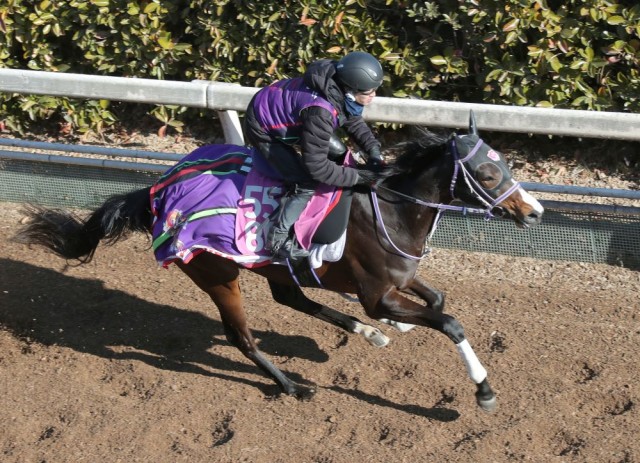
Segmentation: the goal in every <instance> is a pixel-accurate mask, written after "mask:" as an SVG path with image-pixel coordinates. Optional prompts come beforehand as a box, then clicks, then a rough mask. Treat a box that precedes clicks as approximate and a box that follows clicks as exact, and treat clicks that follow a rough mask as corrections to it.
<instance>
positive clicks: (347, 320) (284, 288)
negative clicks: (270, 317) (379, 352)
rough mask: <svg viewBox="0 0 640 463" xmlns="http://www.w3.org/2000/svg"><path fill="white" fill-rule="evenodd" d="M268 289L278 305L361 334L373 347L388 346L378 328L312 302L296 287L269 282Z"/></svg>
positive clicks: (386, 339)
mask: <svg viewBox="0 0 640 463" xmlns="http://www.w3.org/2000/svg"><path fill="white" fill-rule="evenodd" d="M269 287H270V288H271V294H272V295H273V299H274V300H275V301H276V302H278V303H279V304H282V305H286V306H288V307H291V308H292V309H294V310H297V311H299V312H303V313H306V314H307V315H311V316H313V317H316V318H319V319H320V320H323V321H325V322H329V323H331V324H332V325H335V326H337V327H339V328H342V329H343V330H345V331H348V332H350V333H358V334H361V335H362V336H364V338H365V339H366V340H367V341H368V342H369V343H370V344H371V345H373V346H376V347H384V346H386V345H387V344H389V338H388V337H387V336H385V335H384V334H383V333H382V331H380V330H379V329H378V328H375V327H373V326H371V325H367V324H366V323H362V322H361V321H360V320H358V319H357V318H355V317H351V316H349V315H345V314H343V313H342V312H339V311H337V310H335V309H332V308H331V307H327V306H326V305H322V304H318V303H317V302H315V301H312V300H311V299H309V298H308V297H307V296H305V294H304V293H303V292H302V290H301V289H300V288H299V287H298V286H296V285H284V284H279V283H275V282H273V281H270V280H269Z"/></svg>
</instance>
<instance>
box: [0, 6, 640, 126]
mask: <svg viewBox="0 0 640 463" xmlns="http://www.w3.org/2000/svg"><path fill="white" fill-rule="evenodd" d="M0 31H1V32H2V34H0V67H6V68H16V69H34V70H46V71H58V72H73V73H84V74H98V75H112V76H136V77H141V78H157V79H168V80H180V81H189V80H192V79H205V80H209V79H210V80H218V81H225V82H238V83H240V84H242V85H247V86H262V85H266V84H268V83H270V82H272V81H274V80H276V79H279V78H282V77H287V76H293V75H296V74H299V73H301V72H302V71H303V70H304V68H305V65H306V63H308V62H309V61H311V60H313V59H316V58H319V57H330V58H339V57H340V56H342V55H343V54H344V53H346V52H348V51H350V50H366V51H369V52H371V53H373V54H374V55H376V56H378V57H380V59H381V61H382V62H383V65H384V67H385V70H386V71H387V75H386V77H385V85H384V88H383V90H382V93H383V94H384V95H387V96H398V97H405V96H406V97H408V96H411V97H418V98H429V99H439V100H451V101H467V102H484V103H496V104H514V105H523V106H548V107H551V106H553V107H560V108H576V109H592V110H613V111H633V112H636V111H638V110H639V109H640V103H639V95H640V90H639V88H640V85H639V84H640V75H639V66H638V59H639V57H640V55H639V53H640V6H638V5H635V1H626V2H625V1H612V0H581V1H577V0H568V1H563V2H560V1H551V0H548V1H547V0H539V1H518V0H504V1H480V0H440V1H432V2H409V1H391V0H387V1H384V0H378V1H375V0H374V1H365V0H347V1H342V2H324V1H309V0H307V1H301V2H293V1H290V0H280V1H278V2H273V1H267V0H264V1H240V0H237V1H231V0H221V1H216V2H211V1H205V0H137V1H136V0H42V1H32V0H4V2H3V4H2V6H0ZM120 106H122V105H116V104H112V103H110V102H107V101H99V102H96V101H93V102H91V101H90V102H86V101H79V100H68V99H65V98H52V97H43V96H30V95H7V94H2V95H0V110H1V111H2V114H3V116H0V120H2V121H3V122H4V124H5V125H6V126H7V127H8V128H10V129H11V130H13V131H16V132H21V131H23V130H26V129H28V127H29V124H30V123H31V122H32V121H35V122H41V121H44V120H54V121H58V122H59V123H62V124H65V126H66V129H67V130H73V131H77V132H84V131H87V130H93V131H100V130H103V128H104V127H105V126H108V125H111V124H113V123H114V122H115V121H117V120H118V119H119V118H121V117H123V116H122V114H121V113H122V112H123V111H122V110H121V109H119V107H120ZM151 113H152V114H153V115H154V116H155V117H156V118H157V119H158V120H159V121H160V124H169V125H173V126H174V127H175V128H177V129H178V130H179V129H180V127H181V121H182V120H184V119H185V118H188V117H189V114H190V112H189V111H185V109H184V108H176V107H156V108H154V109H152V110H151Z"/></svg>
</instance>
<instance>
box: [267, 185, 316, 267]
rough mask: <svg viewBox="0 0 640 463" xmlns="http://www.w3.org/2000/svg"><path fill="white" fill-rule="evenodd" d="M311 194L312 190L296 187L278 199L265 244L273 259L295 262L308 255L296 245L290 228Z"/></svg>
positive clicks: (296, 242)
mask: <svg viewBox="0 0 640 463" xmlns="http://www.w3.org/2000/svg"><path fill="white" fill-rule="evenodd" d="M313 192H314V190H312V189H307V188H300V187H296V189H295V191H294V192H293V193H291V194H289V195H285V196H283V197H282V199H280V207H279V208H278V213H277V214H276V218H275V220H274V222H273V225H272V226H271V229H270V230H269V233H268V234H267V243H266V247H267V250H269V251H271V253H272V254H273V256H274V257H277V258H280V259H286V258H289V259H291V260H297V259H302V258H304V257H307V256H308V255H309V252H308V251H306V250H305V249H304V248H302V246H300V245H299V244H298V241H297V240H296V238H295V234H294V233H293V230H292V227H293V224H294V223H295V222H296V220H298V218H299V217H300V214H302V211H303V210H304V208H305V206H306V205H307V203H308V202H309V200H310V199H311V197H312V196H313Z"/></svg>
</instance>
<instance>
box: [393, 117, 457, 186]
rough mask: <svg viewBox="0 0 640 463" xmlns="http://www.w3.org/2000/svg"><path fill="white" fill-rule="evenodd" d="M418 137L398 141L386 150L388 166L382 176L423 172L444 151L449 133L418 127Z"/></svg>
mask: <svg viewBox="0 0 640 463" xmlns="http://www.w3.org/2000/svg"><path fill="white" fill-rule="evenodd" d="M418 131H419V132H418V137H417V138H415V139H412V140H408V141H403V142H400V143H397V144H395V145H393V146H391V147H389V148H387V149H385V150H384V154H385V158H387V160H388V161H387V167H386V168H385V169H384V171H383V172H381V177H383V178H388V177H395V176H402V175H406V174H410V173H412V172H422V171H423V170H424V169H426V168H427V167H428V165H431V164H432V163H433V162H435V161H437V160H438V159H440V156H441V155H442V154H443V153H444V151H445V147H446V143H447V140H448V139H449V135H446V136H445V135H440V134H437V133H434V132H431V131H429V130H427V129H424V128H420V129H418Z"/></svg>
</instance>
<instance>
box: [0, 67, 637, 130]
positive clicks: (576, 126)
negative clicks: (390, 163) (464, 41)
mask: <svg viewBox="0 0 640 463" xmlns="http://www.w3.org/2000/svg"><path fill="white" fill-rule="evenodd" d="M257 90H258V88H255V87H242V86H240V85H234V84H225V83H219V82H209V81H193V82H175V81H162V80H153V79H138V78H127V77H103V76H91V75H83V74H64V73H56V72H44V71H27V70H18V69H0V91H1V92H9V93H25V94H38V95H53V96H66V97H69V98H87V99H107V100H117V101H132V102H138V103H150V104H173V105H182V106H191V107H198V108H208V109H212V110H216V111H222V112H227V111H244V110H245V109H246V107H247V104H248V103H249V100H250V99H251V97H252V96H253V94H254V93H255V92H256V91H257ZM471 109H473V111H474V113H475V115H476V119H477V123H478V128H479V129H481V130H491V131H497V132H515V133H531V134H544V135H564V136H573V137H586V138H589V137H592V138H608V139H619V140H640V114H630V113H610V112H601V111H579V110H567V109H549V108H531V107H517V106H503V105H486V104H470V103H453V102H444V101H428V100H418V99H408V98H385V97H378V98H376V99H375V101H374V103H373V104H372V105H371V106H369V107H367V109H366V110H365V113H364V117H365V119H367V120H369V121H372V122H393V123H401V124H409V125H425V126H428V127H450V128H465V127H467V126H468V120H469V110H471ZM221 116H222V118H223V127H224V128H225V136H227V137H231V138H227V141H228V142H230V143H237V142H239V141H241V140H242V132H241V131H240V125H239V122H238V120H237V115H236V114H235V113H222V114H221ZM237 137H240V138H237Z"/></svg>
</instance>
